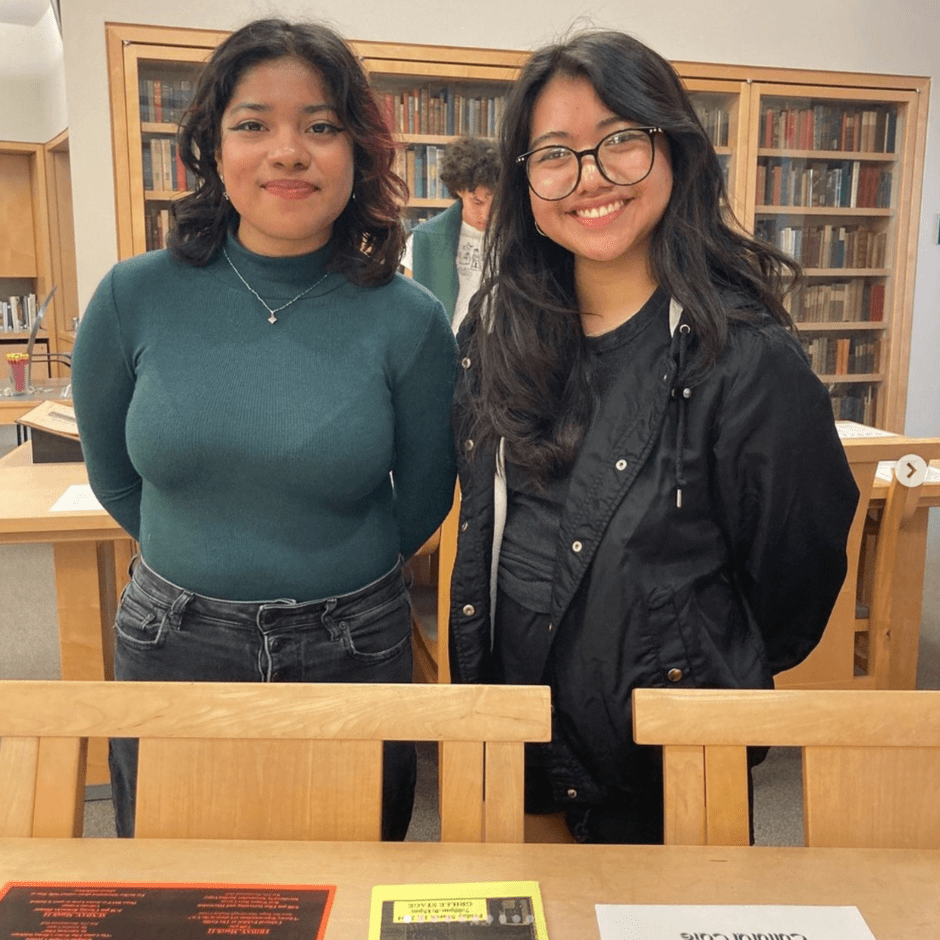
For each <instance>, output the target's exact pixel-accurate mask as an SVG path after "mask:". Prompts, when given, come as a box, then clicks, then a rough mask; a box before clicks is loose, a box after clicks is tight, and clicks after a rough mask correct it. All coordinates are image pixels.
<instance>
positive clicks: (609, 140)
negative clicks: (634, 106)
mask: <svg viewBox="0 0 940 940" xmlns="http://www.w3.org/2000/svg"><path fill="white" fill-rule="evenodd" d="M662 133H663V129H662V128H661V127H626V128H621V129H620V130H618V131H614V132H613V133H612V134H608V135H607V136H606V137H605V138H604V139H603V140H602V141H601V142H600V143H599V144H598V145H597V146H596V147H591V148H589V149H588V150H572V149H571V148H570V147H565V146H564V145H562V144H550V145H548V146H547V147H539V148H537V149H536V150H530V151H529V152H528V153H524V154H522V155H521V156H518V157H516V163H521V164H523V165H524V166H525V173H526V178H527V179H528V181H529V188H530V189H531V190H532V192H534V193H535V195H536V196H538V197H539V199H545V200H547V201H548V202H555V201H557V200H559V199H564V198H565V197H566V196H570V195H571V194H572V193H573V192H574V191H575V190H576V189H577V188H578V183H580V182H581V161H582V160H583V159H584V157H587V156H591V157H593V158H594V163H595V165H596V166H597V169H598V172H599V173H600V174H601V176H603V177H604V179H605V180H607V182H609V183H613V184H614V185H616V186H632V185H633V184H634V183H639V182H640V181H641V180H644V179H646V177H647V176H649V175H650V173H651V172H652V169H653V161H654V160H655V158H656V147H655V146H654V142H653V135H654V134H662Z"/></svg>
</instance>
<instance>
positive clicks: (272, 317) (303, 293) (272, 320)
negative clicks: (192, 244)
mask: <svg viewBox="0 0 940 940" xmlns="http://www.w3.org/2000/svg"><path fill="white" fill-rule="evenodd" d="M222 254H223V255H225V260H226V261H227V262H228V263H229V266H230V267H231V269H232V270H233V271H234V272H235V273H236V274H237V275H238V279H239V280H240V281H241V282H242V284H244V285H245V287H247V288H248V290H250V291H251V292H252V293H253V294H254V295H255V297H257V298H258V301H259V302H260V303H261V306H262V307H264V309H265V310H267V311H268V313H269V314H270V316H269V317H268V323H277V317H276V316H275V314H277V313H280V312H281V311H282V310H283V309H285V307H289V306H290V305H291V304H292V303H294V302H295V301H298V300H300V298H301V297H305V296H306V295H307V294H309V293H310V291H312V290H313V289H314V287H316V286H317V285H318V284H322V283H323V281H325V280H326V279H327V277H328V276H329V273H330V272H329V271H327V273H326V274H324V275H323V277H321V278H319V279H318V280H316V281H314V283H313V284H311V285H310V286H309V287H308V288H307V289H306V290H304V291H301V292H300V293H299V294H298V295H297V296H296V297H293V298H291V299H290V300H288V301H287V303H286V304H281V306H280V307H275V308H274V309H273V310H272V309H271V307H269V306H268V304H267V303H266V301H265V299H264V298H263V297H262V296H261V294H259V293H258V292H257V291H256V290H255V289H254V288H253V287H252V286H251V284H249V283H248V281H246V280H245V279H244V278H243V277H242V275H241V271H239V270H238V268H236V267H235V264H234V262H233V261H232V259H231V258H230V257H229V256H228V252H227V251H226V250H225V249H224V248H223V249H222Z"/></svg>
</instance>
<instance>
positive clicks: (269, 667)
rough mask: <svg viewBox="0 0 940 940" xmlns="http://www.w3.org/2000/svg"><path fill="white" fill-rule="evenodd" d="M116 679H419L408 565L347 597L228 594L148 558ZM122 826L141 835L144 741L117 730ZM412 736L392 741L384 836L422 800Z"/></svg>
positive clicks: (136, 580)
mask: <svg viewBox="0 0 940 940" xmlns="http://www.w3.org/2000/svg"><path fill="white" fill-rule="evenodd" d="M114 677H115V679H117V680H120V681H173V682H410V681H411V677H412V653H411V606H410V602H409V599H408V592H407V589H406V587H405V584H404V581H403V579H402V572H401V566H398V565H397V566H396V567H395V568H394V569H393V570H392V571H390V572H389V573H388V574H386V575H384V576H383V577H381V578H379V579H378V580H377V581H375V582H373V583H372V584H369V585H367V586H366V587H364V588H361V589H360V590H358V591H354V592H353V593H351V594H344V595H342V596H340V597H332V598H325V599H323V600H316V601H307V602H305V603H300V604H298V603H295V602H294V601H292V600H272V601H261V602H244V601H226V600H219V599H217V598H211V597H204V596H203V595H201V594H195V593H193V592H192V591H187V590H184V589H183V588H181V587H178V586H176V585H175V584H171V583H170V582H169V581H167V580H165V579H164V578H162V577H160V575H158V574H157V573H156V572H155V571H153V569H151V568H149V567H148V566H147V564H146V563H145V562H144V561H143V559H138V561H137V562H136V564H135V565H134V569H133V574H132V577H131V581H130V583H129V584H128V586H127V588H126V589H125V591H124V596H123V597H122V599H121V604H120V606H119V608H118V612H117V617H116V619H115V656H114ZM109 763H110V766H111V794H112V800H113V802H114V811H115V824H116V827H117V834H118V836H121V837H130V836H133V835H134V804H135V797H136V791H137V740H136V739H135V738H113V739H112V740H111V746H110V754H109ZM415 774H416V760H415V750H414V745H413V744H412V743H410V742H391V743H387V744H386V745H385V763H384V775H383V811H382V838H383V839H388V840H401V839H404V837H405V833H406V832H407V831H408V824H409V822H410V821H411V811H412V806H413V802H414V787H415Z"/></svg>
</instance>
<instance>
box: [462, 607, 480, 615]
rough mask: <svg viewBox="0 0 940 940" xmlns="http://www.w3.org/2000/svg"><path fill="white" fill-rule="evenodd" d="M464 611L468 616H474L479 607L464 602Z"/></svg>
mask: <svg viewBox="0 0 940 940" xmlns="http://www.w3.org/2000/svg"><path fill="white" fill-rule="evenodd" d="M463 612H464V613H465V614H466V615H467V616H468V617H472V616H473V615H474V614H475V613H476V612H477V609H476V607H474V606H473V604H464V607H463Z"/></svg>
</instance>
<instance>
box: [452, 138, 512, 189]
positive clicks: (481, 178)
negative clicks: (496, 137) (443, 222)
mask: <svg viewBox="0 0 940 940" xmlns="http://www.w3.org/2000/svg"><path fill="white" fill-rule="evenodd" d="M438 177H439V178H440V180H441V182H442V183H443V184H444V185H445V186H446V187H447V188H448V189H449V190H450V194H451V195H452V196H456V195H457V193H458V192H471V193H472V192H473V191H474V190H475V189H476V188H477V186H488V187H489V188H490V189H495V188H496V184H497V183H498V182H499V151H498V150H497V149H496V144H495V143H494V142H493V141H492V140H486V139H485V138H483V137H461V138H460V139H459V140H455V141H454V142H453V143H452V144H450V145H448V147H447V149H446V150H445V151H444V158H443V159H442V160H441V165H440V168H439V170H438Z"/></svg>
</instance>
